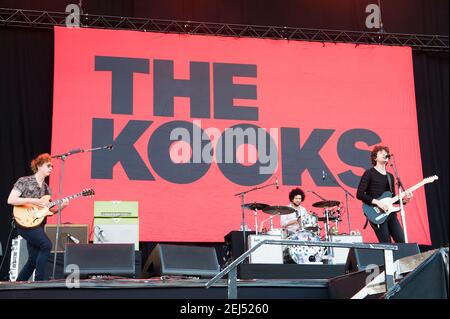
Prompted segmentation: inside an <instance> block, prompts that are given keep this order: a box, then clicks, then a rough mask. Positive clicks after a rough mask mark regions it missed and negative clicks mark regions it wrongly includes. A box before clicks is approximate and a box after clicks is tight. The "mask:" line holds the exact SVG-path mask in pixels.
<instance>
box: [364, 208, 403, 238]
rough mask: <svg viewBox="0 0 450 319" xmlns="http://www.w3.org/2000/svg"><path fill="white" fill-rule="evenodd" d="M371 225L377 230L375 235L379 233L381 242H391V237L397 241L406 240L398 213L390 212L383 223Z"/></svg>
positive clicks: (378, 236)
mask: <svg viewBox="0 0 450 319" xmlns="http://www.w3.org/2000/svg"><path fill="white" fill-rule="evenodd" d="M370 226H372V228H373V230H374V231H375V235H377V238H378V241H379V242H380V243H391V242H392V241H391V237H392V238H393V239H394V242H395V243H404V242H405V235H404V233H403V228H402V225H400V222H399V221H398V219H397V214H396V213H394V214H390V215H389V217H388V218H387V219H386V221H385V222H384V223H383V224H380V225H376V224H372V223H370Z"/></svg>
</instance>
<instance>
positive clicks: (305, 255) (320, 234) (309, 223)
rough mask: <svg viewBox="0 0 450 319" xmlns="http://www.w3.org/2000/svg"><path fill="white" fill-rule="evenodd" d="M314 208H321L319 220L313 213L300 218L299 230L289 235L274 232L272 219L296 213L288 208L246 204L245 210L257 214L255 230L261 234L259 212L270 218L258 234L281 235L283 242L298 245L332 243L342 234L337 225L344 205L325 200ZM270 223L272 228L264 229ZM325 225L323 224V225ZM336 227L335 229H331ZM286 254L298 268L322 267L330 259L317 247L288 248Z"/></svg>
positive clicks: (324, 249)
mask: <svg viewBox="0 0 450 319" xmlns="http://www.w3.org/2000/svg"><path fill="white" fill-rule="evenodd" d="M312 206H313V207H316V208H321V209H322V210H323V212H322V214H321V215H320V216H319V215H318V214H316V213H314V212H310V213H307V214H304V215H301V217H299V218H298V225H299V227H298V230H296V231H295V232H290V231H288V230H287V229H285V228H274V227H273V217H274V216H277V215H287V214H292V213H295V212H296V210H295V209H294V208H292V207H288V206H270V205H268V204H264V203H256V202H255V203H248V204H243V205H242V207H243V208H244V209H248V210H251V211H253V212H254V216H255V229H256V234H258V220H257V215H258V211H262V212H264V213H266V214H268V215H270V216H269V218H267V219H265V220H263V221H262V222H261V225H260V227H259V231H260V232H261V233H263V234H266V235H278V236H281V238H283V239H290V240H299V241H317V242H318V241H329V238H330V237H329V236H330V235H336V234H338V233H339V231H338V225H339V223H340V222H341V202H339V201H335V200H323V201H320V202H316V203H313V204H312ZM267 220H270V228H269V229H263V227H262V226H263V225H264V223H265V222H266V221H267ZM321 223H323V224H321ZM332 223H334V225H332ZM284 254H285V256H286V257H287V260H289V259H291V260H292V261H294V262H295V263H297V264H304V263H322V262H323V261H324V260H325V259H326V258H327V257H326V256H325V255H326V254H327V251H326V248H324V247H314V246H297V245H287V246H286V247H285V248H284Z"/></svg>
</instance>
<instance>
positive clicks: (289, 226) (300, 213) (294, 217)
mask: <svg viewBox="0 0 450 319" xmlns="http://www.w3.org/2000/svg"><path fill="white" fill-rule="evenodd" d="M304 200H305V192H304V191H303V190H302V189H300V188H298V187H297V188H294V189H293V190H291V191H290V192H289V201H290V202H291V203H290V204H289V207H291V208H293V209H295V212H294V213H292V214H286V215H281V216H280V223H281V227H282V228H285V229H286V230H287V235H288V236H289V235H291V234H293V233H295V232H297V231H298V230H300V223H299V222H300V219H301V218H303V217H304V216H306V215H307V214H308V211H307V210H306V209H305V208H304V207H303V206H301V205H300V204H301V203H302V202H303V201H304ZM299 217H300V218H299Z"/></svg>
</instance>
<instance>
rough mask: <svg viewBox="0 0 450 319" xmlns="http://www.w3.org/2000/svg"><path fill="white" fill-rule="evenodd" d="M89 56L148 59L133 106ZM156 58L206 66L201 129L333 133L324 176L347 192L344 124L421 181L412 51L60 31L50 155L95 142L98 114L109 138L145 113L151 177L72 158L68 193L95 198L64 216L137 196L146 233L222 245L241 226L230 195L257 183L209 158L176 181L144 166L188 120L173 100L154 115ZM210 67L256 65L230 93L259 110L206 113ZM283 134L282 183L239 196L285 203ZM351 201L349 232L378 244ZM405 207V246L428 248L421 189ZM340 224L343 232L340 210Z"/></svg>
mask: <svg viewBox="0 0 450 319" xmlns="http://www.w3.org/2000/svg"><path fill="white" fill-rule="evenodd" d="M96 56H109V57H126V58H140V59H147V60H148V63H149V72H148V73H135V74H134V75H133V85H134V86H133V110H132V114H113V113H112V107H111V103H112V102H111V101H112V94H111V90H112V77H111V72H105V71H96V66H95V63H96V62H95V61H96ZM155 59H157V60H171V61H173V65H174V77H175V78H176V79H189V77H190V69H189V63H190V62H192V61H194V62H206V63H209V70H210V92H211V94H210V97H209V98H210V110H211V116H210V118H207V119H205V118H202V119H201V124H202V127H203V128H207V127H216V128H218V129H220V130H221V131H223V130H224V129H225V128H226V127H230V126H233V125H236V124H241V123H250V124H253V125H257V126H259V127H263V128H267V129H268V128H278V129H279V128H282V127H283V128H296V129H300V146H303V144H304V143H305V142H306V141H307V139H308V138H309V137H310V136H311V134H312V133H313V130H315V129H323V130H333V131H332V134H331V137H330V138H329V139H328V140H327V141H326V143H325V144H324V145H323V147H322V148H321V149H320V152H319V154H320V156H321V158H322V159H323V160H324V162H325V163H326V165H327V167H328V168H329V169H330V171H331V173H332V174H333V175H334V176H335V177H336V178H337V180H338V181H339V182H340V183H341V184H342V185H343V186H344V187H345V188H346V189H348V190H349V191H351V192H352V193H353V194H355V193H356V189H355V188H354V187H350V186H348V185H345V184H343V183H342V181H341V180H340V179H339V176H338V174H339V173H342V172H345V171H351V172H353V173H354V174H356V175H358V176H361V174H362V173H363V171H364V169H363V168H362V167H356V166H352V165H348V164H346V162H348V161H343V160H341V158H342V154H340V153H339V151H338V149H339V147H338V146H339V141H340V138H341V137H342V135H343V134H344V133H345V132H348V131H349V130H352V129H363V130H366V131H372V132H374V133H376V135H378V136H379V137H380V139H381V143H382V144H386V145H389V146H390V148H391V151H392V152H393V153H395V155H396V164H397V167H398V168H399V173H400V175H401V177H402V180H403V183H404V184H405V185H407V186H410V185H412V184H415V183H417V182H419V181H420V180H422V178H423V176H422V165H421V156H420V146H419V138H418V128H417V118H416V107H415V97H414V82H413V67H412V56H411V50H410V48H401V47H383V46H364V45H360V46H355V45H352V44H328V43H327V44H322V43H309V42H299V41H278V40H263V39H241V38H240V39H235V38H225V37H224V38H222V37H212V36H191V35H175V34H158V33H143V32H132V31H110V30H93V29H69V28H56V29H55V73H54V74H55V78H54V106H53V131H52V153H54V154H57V153H62V152H65V151H68V150H70V149H74V148H77V147H82V148H85V149H88V148H91V147H93V146H96V145H93V142H92V140H93V119H94V118H96V119H111V120H113V123H114V135H115V136H117V135H119V134H120V132H121V131H122V130H123V129H124V127H125V126H126V125H127V123H129V121H131V120H140V121H153V122H152V124H151V125H150V126H149V127H148V128H147V129H146V130H145V131H144V133H143V134H142V135H141V136H140V137H139V138H138V139H137V141H136V143H135V144H134V147H135V149H136V151H137V152H138V153H139V155H140V157H141V159H142V161H143V162H144V163H145V166H146V167H147V169H148V171H149V172H150V173H151V174H152V175H153V177H154V180H131V179H130V178H129V177H128V176H127V174H126V173H125V171H124V169H123V167H122V165H121V163H118V164H117V165H115V166H114V169H113V175H112V178H111V179H105V178H93V177H92V154H90V153H83V154H77V155H74V156H72V157H69V158H68V160H67V161H66V164H65V176H64V183H63V190H64V191H63V193H64V195H69V194H72V193H77V192H79V191H80V190H81V189H82V188H86V187H92V188H94V189H95V191H96V196H95V197H94V198H92V199H86V198H83V199H77V200H74V201H72V202H71V205H70V206H69V207H68V208H67V209H66V210H65V211H64V213H63V216H62V221H63V222H73V223H86V224H92V220H93V207H94V200H102V201H109V200H123V201H125V200H126V201H138V202H139V218H140V239H141V240H142V241H187V242H188V241H192V242H195V241H199V242H203V241H204V242H220V241H223V237H224V235H225V234H226V233H228V232H229V231H230V230H237V229H239V226H240V223H241V209H240V198H238V197H234V196H233V194H235V193H237V192H240V191H243V190H246V189H249V188H251V187H253V185H250V186H248V185H247V186H243V185H238V184H236V183H234V182H232V181H230V180H229V179H228V178H226V177H225V176H224V174H223V173H222V172H221V171H220V170H219V168H218V166H217V164H216V163H213V164H211V166H210V167H209V169H208V171H207V172H206V173H205V174H204V175H203V176H202V177H201V178H200V179H198V180H197V181H195V182H192V183H187V184H179V183H175V182H170V181H167V180H165V179H164V178H162V177H161V176H159V175H158V172H157V171H156V170H155V169H154V168H153V167H152V164H151V163H150V160H149V156H148V153H147V144H148V143H149V139H151V138H152V135H153V133H154V132H155V131H156V130H157V129H158V128H159V127H160V126H161V125H163V124H164V123H168V122H171V121H174V120H183V121H188V122H192V121H193V120H194V119H193V118H191V117H190V114H189V110H190V108H189V99H187V98H175V111H174V116H173V117H167V116H155V114H154V109H153V101H154V96H153V94H154V88H153V84H154V61H155ZM213 63H232V64H249V65H254V66H255V67H256V70H257V74H256V75H255V76H248V77H235V78H234V81H233V82H234V83H240V84H248V85H253V86H255V87H256V92H257V94H256V99H235V101H234V104H235V105H240V106H254V107H257V109H258V119H257V120H254V121H242V120H230V119H227V120H224V119H216V118H214V84H215V83H214V81H213V78H214V72H213ZM219 89H220V88H219ZM197 120H198V119H197ZM280 135H281V134H280V131H279V132H278V140H277V145H278V160H279V162H278V168H277V171H276V172H275V173H274V174H273V176H278V178H279V181H280V184H281V186H280V189H278V190H277V189H275V188H274V187H268V188H265V189H263V190H259V191H256V192H252V193H249V194H248V195H247V196H246V202H254V201H257V202H263V203H267V204H270V205H286V204H288V192H289V191H290V190H291V189H292V188H293V187H295V186H294V185H286V184H287V183H286V176H284V177H282V173H281V171H282V169H283V163H286V161H287V159H285V158H282V151H281V143H280V138H281V136H280ZM341 142H342V141H341ZM372 146H373V145H368V144H367V143H365V142H364V141H360V142H356V143H354V145H348V147H350V148H353V149H358V150H366V151H367V150H370V149H371V148H372ZM104 152H108V151H104ZM344 155H345V154H344ZM105 156H107V155H105ZM55 164H56V165H55V169H54V173H53V177H52V179H51V187H52V189H53V192H54V194H55V196H54V197H55V198H56V197H57V196H56V194H57V193H58V180H59V172H60V164H59V163H58V162H57V161H55ZM287 171H288V170H286V172H287ZM294 174H295V172H294ZM301 178H302V179H301V185H299V186H301V187H302V188H303V189H305V190H306V189H309V190H314V191H315V192H317V193H318V194H320V195H322V196H323V197H326V198H328V199H334V200H339V201H341V202H345V197H344V193H343V191H342V190H341V189H340V188H338V187H331V186H327V187H326V186H320V183H319V182H318V181H317V179H316V180H314V179H313V178H312V176H311V174H310V172H309V171H308V170H306V171H304V172H303V173H302V176H301ZM269 181H270V180H268V181H266V182H265V183H261V184H260V185H264V184H266V183H267V182H269ZM317 200H319V199H318V198H317V197H315V196H314V195H313V194H311V193H307V197H306V201H305V203H304V206H305V207H306V208H307V209H308V210H313V211H315V212H316V213H319V214H320V213H321V211H320V209H317V208H314V207H312V206H311V205H312V203H314V202H316V201H317ZM348 209H349V212H350V217H351V219H350V221H351V229H352V230H359V231H361V232H362V233H363V236H364V240H365V241H375V240H376V239H375V236H374V234H373V231H372V230H371V229H370V227H368V228H367V229H366V230H365V231H363V230H362V227H363V224H364V222H365V218H364V216H363V214H362V211H361V202H360V201H358V200H356V199H351V198H350V200H349V207H348ZM406 212H407V216H406V220H407V226H408V235H409V238H410V242H419V243H423V244H429V243H430V235H429V227H428V219H427V210H426V201H425V195H424V191H423V188H421V189H419V190H417V191H416V192H415V193H414V200H413V201H412V202H411V204H409V205H408V206H407V207H406ZM266 217H268V215H265V214H263V213H260V214H259V216H258V218H259V220H260V221H261V220H262V219H263V218H266ZM245 218H246V222H247V223H248V224H249V226H250V228H252V229H253V228H254V221H253V214H252V212H246V213H245ZM53 221H54V220H53ZM276 224H278V221H277V222H276ZM339 229H340V231H341V232H348V227H347V217H346V215H345V214H344V215H343V222H342V223H341V224H340V225H339Z"/></svg>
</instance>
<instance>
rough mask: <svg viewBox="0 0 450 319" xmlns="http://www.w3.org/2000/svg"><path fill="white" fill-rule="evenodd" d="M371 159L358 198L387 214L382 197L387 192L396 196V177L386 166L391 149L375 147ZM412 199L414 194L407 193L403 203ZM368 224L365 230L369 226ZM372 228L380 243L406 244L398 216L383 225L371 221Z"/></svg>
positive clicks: (388, 219) (361, 182)
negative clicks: (370, 165)
mask: <svg viewBox="0 0 450 319" xmlns="http://www.w3.org/2000/svg"><path fill="white" fill-rule="evenodd" d="M370 159H371V161H372V165H373V167H372V168H370V169H368V170H366V171H365V172H364V174H363V176H362V177H361V180H360V182H359V186H358V190H357V193H356V197H357V198H358V199H359V200H361V201H362V202H363V203H365V204H367V205H371V206H374V207H377V209H379V210H380V212H386V211H387V210H388V209H389V207H388V205H387V204H386V203H384V202H382V201H381V200H380V196H381V195H382V194H383V193H385V192H386V191H387V192H390V193H391V194H392V196H394V195H395V182H394V176H393V175H392V174H391V173H389V172H387V171H386V165H387V163H388V161H389V148H388V147H387V146H382V145H377V146H375V147H374V148H373V150H372V152H371V153H370ZM411 198H412V193H411V192H409V191H406V196H405V197H404V198H403V203H405V204H406V203H407V202H409V200H410V199H411ZM366 216H367V215H366ZM367 222H369V219H367ZM367 222H366V225H365V226H364V228H365V227H366V226H367ZM370 226H372V228H373V230H374V231H375V235H376V236H377V238H378V241H379V242H380V243H390V242H391V237H392V238H393V239H394V242H396V243H404V242H405V236H404V233H403V228H402V226H401V225H400V222H399V221H398V219H397V214H390V215H389V216H388V217H387V219H386V220H385V221H384V222H382V223H381V224H376V223H373V222H372V221H370Z"/></svg>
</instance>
